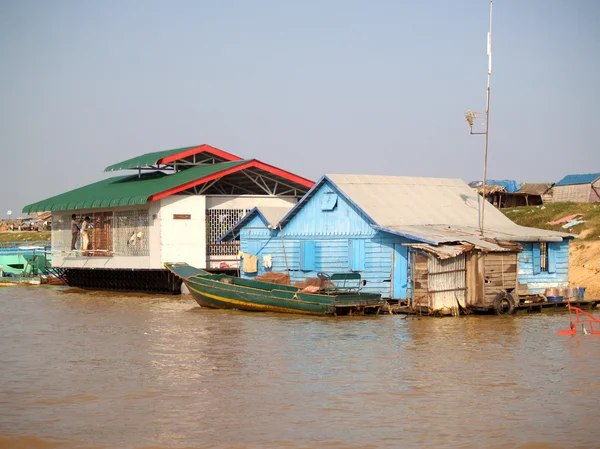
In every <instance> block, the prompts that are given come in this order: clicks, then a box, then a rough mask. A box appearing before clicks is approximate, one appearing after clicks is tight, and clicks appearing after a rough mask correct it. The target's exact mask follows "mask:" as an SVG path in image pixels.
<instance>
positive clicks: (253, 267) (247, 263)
mask: <svg viewBox="0 0 600 449" xmlns="http://www.w3.org/2000/svg"><path fill="white" fill-rule="evenodd" d="M257 272H258V256H253V255H251V254H248V253H244V273H257Z"/></svg>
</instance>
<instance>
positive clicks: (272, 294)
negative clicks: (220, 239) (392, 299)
mask: <svg viewBox="0 0 600 449" xmlns="http://www.w3.org/2000/svg"><path fill="white" fill-rule="evenodd" d="M165 268H167V269H168V270H169V271H171V272H172V273H173V274H175V275H176V276H178V277H180V278H181V280H182V281H183V283H184V284H185V285H186V286H187V288H188V289H189V291H190V293H191V294H192V295H193V296H194V299H195V300H196V302H197V303H198V304H199V305H201V306H204V307H212V308H216V309H238V310H247V311H253V312H283V313H299V314H305V315H330V316H337V315H364V314H377V313H379V312H380V311H381V308H382V307H383V306H384V305H385V300H384V299H382V298H381V295H380V294H378V293H363V292H361V291H360V286H361V285H362V282H361V280H360V274H358V273H336V274H333V275H331V277H329V276H327V275H324V274H322V273H319V278H321V279H322V280H323V281H325V282H324V283H325V284H326V285H327V287H326V288H324V289H322V290H318V291H316V292H307V291H303V289H300V288H298V287H294V286H291V285H280V284H273V283H270V282H262V281H256V280H252V279H242V278H238V277H234V276H228V275H225V274H213V273H209V272H207V271H204V270H200V269H198V268H195V267H192V266H190V265H188V264H186V263H165ZM350 281H358V282H356V283H355V284H356V286H354V287H351V288H345V287H344V286H342V287H338V286H336V284H335V283H336V282H339V283H341V284H348V283H349V282H350Z"/></svg>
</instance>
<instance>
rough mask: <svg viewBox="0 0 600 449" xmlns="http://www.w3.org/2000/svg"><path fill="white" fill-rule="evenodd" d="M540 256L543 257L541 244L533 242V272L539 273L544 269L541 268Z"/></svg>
mask: <svg viewBox="0 0 600 449" xmlns="http://www.w3.org/2000/svg"><path fill="white" fill-rule="evenodd" d="M540 257H541V252H540V244H539V243H534V244H533V274H538V273H540V272H541V271H542V270H541V269H540V262H541V260H540Z"/></svg>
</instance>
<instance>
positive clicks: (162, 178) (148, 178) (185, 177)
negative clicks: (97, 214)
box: [23, 160, 248, 213]
mask: <svg viewBox="0 0 600 449" xmlns="http://www.w3.org/2000/svg"><path fill="white" fill-rule="evenodd" d="M247 162H248V161H246V160H241V161H234V162H223V163H220V164H205V165H198V166H196V167H192V168H188V169H187V170H183V171H180V172H178V173H173V174H172V175H166V174H164V173H162V172H159V171H155V172H149V173H148V172H146V173H142V174H141V177H138V175H137V174H135V175H129V176H116V177H113V178H108V179H104V180H102V181H98V182H95V183H93V184H89V185H87V186H83V187H80V188H78V189H75V190H71V191H69V192H66V193H63V194H61V195H57V196H53V197H52V198H48V199H46V200H43V201H38V202H37V203H33V204H29V205H27V206H25V207H24V208H23V212H24V213H31V212H44V211H58V210H77V209H98V208H101V207H117V206H132V205H136V204H146V202H147V201H148V198H149V197H150V196H152V195H156V194H158V193H161V192H164V191H166V190H169V189H173V188H175V187H179V186H181V185H183V184H186V183H188V182H191V181H196V180H198V179H201V178H204V177H206V176H210V175H213V174H216V173H219V172H221V171H224V170H227V169H230V168H233V167H236V166H238V165H242V164H245V163H247Z"/></svg>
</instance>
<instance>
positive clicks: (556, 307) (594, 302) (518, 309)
mask: <svg viewBox="0 0 600 449" xmlns="http://www.w3.org/2000/svg"><path fill="white" fill-rule="evenodd" d="M568 305H569V303H568V302H567V301H561V302H549V301H544V302H521V303H520V304H519V305H515V312H514V313H515V314H519V315H522V314H530V313H547V312H568V311H569V306H568ZM598 305H600V299H585V300H583V299H582V300H575V301H571V306H574V307H578V308H580V309H582V310H594V309H595V308H597V307H598ZM390 310H391V313H394V314H403V315H425V316H429V315H430V316H450V315H443V314H440V313H431V314H430V313H429V308H428V307H427V306H420V307H410V306H408V304H407V303H406V301H402V302H400V303H398V304H394V305H390ZM462 312H465V313H462ZM462 312H461V315H462V314H467V315H468V314H489V315H493V314H494V310H493V308H490V307H470V308H469V309H466V310H463V311H462Z"/></svg>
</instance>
